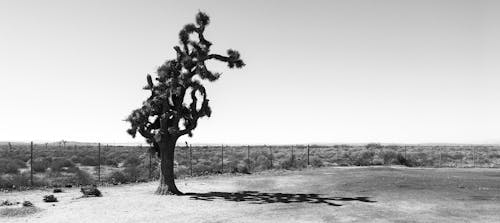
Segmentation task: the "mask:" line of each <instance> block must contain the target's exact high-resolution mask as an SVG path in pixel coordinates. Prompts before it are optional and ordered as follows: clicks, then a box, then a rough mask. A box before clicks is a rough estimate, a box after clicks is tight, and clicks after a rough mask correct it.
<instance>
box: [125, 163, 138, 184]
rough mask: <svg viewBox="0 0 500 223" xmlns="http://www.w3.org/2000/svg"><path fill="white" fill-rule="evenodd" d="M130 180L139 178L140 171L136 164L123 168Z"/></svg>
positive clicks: (133, 180)
mask: <svg viewBox="0 0 500 223" xmlns="http://www.w3.org/2000/svg"><path fill="white" fill-rule="evenodd" d="M123 173H125V175H126V176H127V178H128V179H129V181H130V182H136V181H138V180H139V179H140V178H141V171H140V170H139V168H137V167H136V166H129V167H127V168H125V169H124V170H123Z"/></svg>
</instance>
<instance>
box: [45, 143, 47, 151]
mask: <svg viewBox="0 0 500 223" xmlns="http://www.w3.org/2000/svg"><path fill="white" fill-rule="evenodd" d="M47 146H48V143H45V151H47Z"/></svg>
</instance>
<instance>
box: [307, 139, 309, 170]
mask: <svg viewBox="0 0 500 223" xmlns="http://www.w3.org/2000/svg"><path fill="white" fill-rule="evenodd" d="M307 166H308V167H309V144H308V145H307Z"/></svg>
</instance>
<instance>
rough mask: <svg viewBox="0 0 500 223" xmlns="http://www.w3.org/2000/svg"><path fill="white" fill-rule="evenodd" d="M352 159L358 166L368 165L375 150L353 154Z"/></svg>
mask: <svg viewBox="0 0 500 223" xmlns="http://www.w3.org/2000/svg"><path fill="white" fill-rule="evenodd" d="M351 156H352V157H351V160H352V162H353V164H354V165H356V166H368V165H370V164H371V163H372V161H373V157H374V156H375V153H374V152H373V151H366V150H364V151H361V152H355V153H352V154H351Z"/></svg>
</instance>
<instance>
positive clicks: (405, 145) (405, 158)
mask: <svg viewBox="0 0 500 223" xmlns="http://www.w3.org/2000/svg"><path fill="white" fill-rule="evenodd" d="M405 160H406V145H405Z"/></svg>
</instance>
